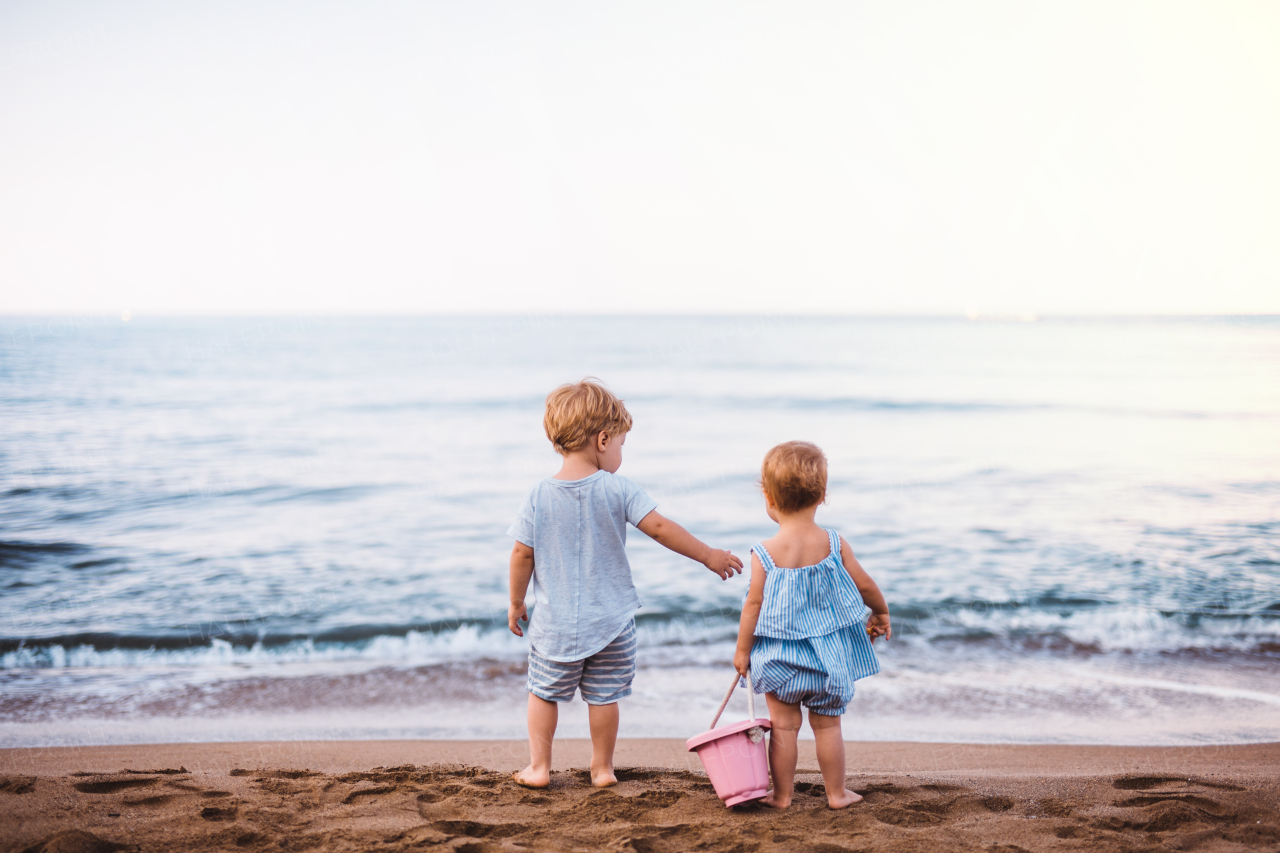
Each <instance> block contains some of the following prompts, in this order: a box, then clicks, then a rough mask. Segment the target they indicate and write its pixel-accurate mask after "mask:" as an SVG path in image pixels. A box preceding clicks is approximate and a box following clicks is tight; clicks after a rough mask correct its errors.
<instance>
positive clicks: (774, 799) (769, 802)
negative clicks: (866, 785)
mask: <svg viewBox="0 0 1280 853" xmlns="http://www.w3.org/2000/svg"><path fill="white" fill-rule="evenodd" d="M854 796H855V797H856V796H857V794H854ZM760 802H762V803H764V804H765V805H766V806H768V807H769V808H771V809H785V808H786V807H787V806H789V805H791V798H790V797H787V798H786V799H785V800H784V799H781V798H779V797H778V795H777V794H776V793H775V792H773V791H770V792H769V793H768V794H766V795H765V797H764V799H763V800H761V801H760Z"/></svg>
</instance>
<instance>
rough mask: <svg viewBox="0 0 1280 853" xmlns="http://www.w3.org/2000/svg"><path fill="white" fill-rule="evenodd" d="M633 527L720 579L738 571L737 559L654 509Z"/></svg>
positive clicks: (740, 566)
mask: <svg viewBox="0 0 1280 853" xmlns="http://www.w3.org/2000/svg"><path fill="white" fill-rule="evenodd" d="M636 528H637V529H638V530H639V531H640V532H641V533H643V534H644V535H646V536H648V537H649V538H651V539H653V541H655V542H657V543H658V544H659V545H661V546H662V547H664V548H670V549H671V550H672V551H675V552H676V553H677V554H679V555H681V556H682V557H688V558H689V559H690V560H697V561H698V562H699V563H702V565H704V566H706V567H707V568H708V569H710V570H711V571H713V572H715V573H716V574H717V575H719V576H720V580H722V581H723V580H728V579H729V578H730V577H732V576H733V574H734V572H737V573H738V574H742V561H741V560H739V559H738V558H737V557H735V556H733V554H731V553H729V552H728V551H721V550H720V549H719V548H712V547H711V546H710V545H708V544H707V543H706V542H703V541H702V540H701V539H699V538H698V537H697V536H694V535H693V534H692V533H690V532H689V531H687V530H685V529H684V528H683V527H681V526H680V525H678V524H676V523H675V522H674V521H672V520H671V519H669V518H663V517H662V516H661V515H659V514H658V511H657V510H656V509H655V510H654V511H653V512H651V513H649V514H648V515H646V516H645V517H644V518H642V519H640V523H639V524H637V525H636Z"/></svg>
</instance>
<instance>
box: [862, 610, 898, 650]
mask: <svg viewBox="0 0 1280 853" xmlns="http://www.w3.org/2000/svg"><path fill="white" fill-rule="evenodd" d="M867 636H868V637H870V638H871V642H873V643H874V642H875V641H876V639H877V638H878V637H884V638H885V639H886V640H888V639H890V638H891V637H892V636H893V629H892V628H890V627H889V614H888V613H877V614H875V615H874V616H872V617H871V618H870V619H868V620H867Z"/></svg>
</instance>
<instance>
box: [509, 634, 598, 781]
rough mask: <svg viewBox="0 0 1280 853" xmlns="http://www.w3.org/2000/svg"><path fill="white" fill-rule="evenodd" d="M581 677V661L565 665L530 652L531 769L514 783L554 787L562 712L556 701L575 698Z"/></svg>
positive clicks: (534, 650)
mask: <svg viewBox="0 0 1280 853" xmlns="http://www.w3.org/2000/svg"><path fill="white" fill-rule="evenodd" d="M581 677H582V661H574V662H571V663H563V662H560V661H553V660H548V659H546V658H544V657H543V656H542V655H540V654H538V650H537V649H533V648H531V649H529V680H528V683H527V684H526V687H527V688H528V690H529V766H528V767H526V768H525V769H523V770H521V771H520V772H519V773H517V774H516V775H515V780H516V782H518V783H519V784H521V785H526V786H528V787H530V788H545V787H547V785H549V784H551V741H552V740H553V739H554V738H555V735H556V723H557V722H558V721H559V718H560V712H559V706H558V705H556V702H568V701H569V700H570V699H572V698H573V694H574V691H575V690H576V689H577V687H578V679H579V678H581Z"/></svg>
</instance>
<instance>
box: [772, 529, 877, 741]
mask: <svg viewBox="0 0 1280 853" xmlns="http://www.w3.org/2000/svg"><path fill="white" fill-rule="evenodd" d="M827 535H828V536H830V537H831V553H830V554H828V555H827V558H826V559H825V560H823V561H822V562H821V563H818V564H816V565H813V566H804V567H802V568H798V569H780V568H778V567H777V565H775V564H774V562H773V558H772V557H771V556H769V551H768V549H766V548H765V547H764V545H762V544H761V545H756V546H755V547H753V548H752V549H751V550H752V551H753V552H754V553H755V555H756V557H758V558H759V560H760V565H761V566H763V567H764V570H765V582H764V604H763V606H762V607H761V608H760V619H759V621H757V622H756V641H755V645H754V646H752V648H751V678H752V680H753V681H754V682H755V689H756V692H757V693H772V694H773V695H774V696H777V697H778V698H779V699H781V700H782V701H783V702H790V703H795V702H802V703H804V705H805V707H807V708H809V710H810V711H815V712H817V713H819V714H825V715H827V716H832V717H836V716H839V715H841V714H843V713H844V710H845V706H846V705H848V704H849V700H850V699H852V698H853V683H854V682H855V681H857V680H858V679H859V678H866V677H867V676H869V675H875V674H876V673H877V672H879V671H880V662H879V661H878V660H876V653H875V652H874V651H873V650H872V648H871V639H870V638H869V637H868V636H867V617H869V616H870V615H871V608H870V607H867V605H866V602H864V601H863V600H862V594H861V593H859V592H858V587H857V586H856V585H854V583H853V578H851V577H849V573H848V572H847V571H845V568H844V561H843V560H842V559H841V558H840V534H838V533H836V531H834V530H828V531H827Z"/></svg>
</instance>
